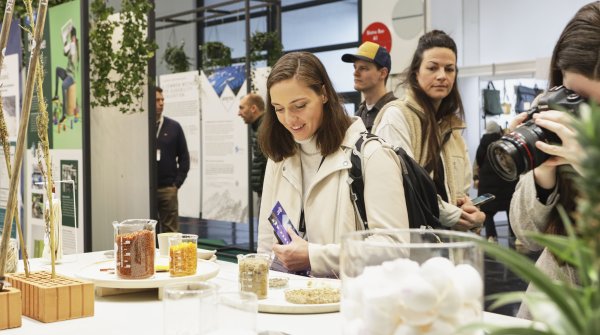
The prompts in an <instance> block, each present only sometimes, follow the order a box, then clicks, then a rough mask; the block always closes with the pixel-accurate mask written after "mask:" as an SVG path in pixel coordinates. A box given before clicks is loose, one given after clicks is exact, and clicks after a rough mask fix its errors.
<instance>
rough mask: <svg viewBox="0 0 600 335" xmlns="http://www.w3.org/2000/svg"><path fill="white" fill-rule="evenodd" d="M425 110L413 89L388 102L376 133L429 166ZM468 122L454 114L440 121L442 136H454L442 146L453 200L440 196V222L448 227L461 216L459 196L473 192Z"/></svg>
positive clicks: (446, 181)
mask: <svg viewBox="0 0 600 335" xmlns="http://www.w3.org/2000/svg"><path fill="white" fill-rule="evenodd" d="M424 113H425V112H424V111H423V109H422V108H421V107H420V106H419V105H418V104H417V102H416V101H415V99H414V97H413V94H412V91H407V95H406V97H405V98H403V99H398V100H394V101H391V102H389V103H387V104H386V105H385V106H384V107H383V108H382V110H381V111H380V112H379V114H378V115H377V119H376V120H375V124H374V125H373V130H372V132H373V133H374V134H376V135H378V136H380V137H381V138H383V139H385V140H386V141H387V142H388V143H390V144H391V145H393V146H399V147H401V148H403V149H404V150H406V152H407V153H408V154H409V155H410V156H412V157H413V158H414V159H415V160H416V161H417V162H418V163H419V164H420V165H421V166H425V163H426V162H425V158H426V155H425V152H423V149H425V148H427V141H428V140H429V139H428V138H423V134H422V133H421V119H420V118H419V115H421V116H423V117H424ZM465 128H466V125H465V123H464V122H463V121H462V120H460V119H459V118H457V117H455V116H452V117H448V118H445V119H443V120H441V121H440V122H439V129H440V138H444V137H445V136H450V138H449V139H448V141H446V142H445V144H444V146H443V147H442V152H441V158H442V164H443V166H444V174H445V176H444V178H445V186H446V194H448V198H449V202H445V201H443V200H441V198H440V197H438V200H439V201H438V203H439V205H440V221H441V223H442V224H443V225H444V226H446V227H451V226H454V225H455V224H456V223H457V222H458V220H459V219H460V214H461V212H462V210H461V209H460V208H459V207H457V206H456V203H457V199H458V198H461V197H464V196H465V195H467V194H468V193H469V189H470V187H471V182H472V176H473V174H472V170H471V162H470V160H469V154H468V149H467V145H466V144H465V141H464V139H463V137H462V132H463V130H464V129H465Z"/></svg>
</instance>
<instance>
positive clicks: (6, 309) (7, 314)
mask: <svg viewBox="0 0 600 335" xmlns="http://www.w3.org/2000/svg"><path fill="white" fill-rule="evenodd" d="M17 327H21V291H19V290H17V289H16V288H14V287H5V288H4V289H3V290H2V291H0V330H2V329H7V328H17Z"/></svg>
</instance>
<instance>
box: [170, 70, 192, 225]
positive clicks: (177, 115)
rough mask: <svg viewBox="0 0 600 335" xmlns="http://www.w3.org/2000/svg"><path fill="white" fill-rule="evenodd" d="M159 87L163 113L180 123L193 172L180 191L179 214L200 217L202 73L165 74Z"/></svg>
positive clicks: (189, 174) (188, 175)
mask: <svg viewBox="0 0 600 335" xmlns="http://www.w3.org/2000/svg"><path fill="white" fill-rule="evenodd" d="M160 87H161V88H162V89H163V96H164V98H165V106H164V110H163V115H164V116H166V117H169V118H171V119H173V120H175V121H177V122H179V124H180V125H181V128H183V133H184V134H185V140H186V142H187V147H188V152H189V153H190V171H189V172H188V174H187V178H186V179H185V182H184V183H183V185H182V186H181V188H180V189H179V192H178V201H179V216H185V217H192V218H200V213H201V212H202V210H201V203H202V197H201V196H200V195H201V192H200V187H201V184H202V183H201V175H200V156H201V146H200V138H201V133H202V132H201V128H200V76H199V75H198V71H190V72H180V73H174V74H166V75H162V76H160Z"/></svg>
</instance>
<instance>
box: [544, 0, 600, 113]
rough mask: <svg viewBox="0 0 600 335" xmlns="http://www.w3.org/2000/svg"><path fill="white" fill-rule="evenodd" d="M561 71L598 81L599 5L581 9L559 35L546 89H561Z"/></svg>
mask: <svg viewBox="0 0 600 335" xmlns="http://www.w3.org/2000/svg"><path fill="white" fill-rule="evenodd" d="M563 71H570V72H575V73H577V74H580V75H583V76H585V77H586V78H589V79H592V80H600V1H594V2H591V3H589V4H587V5H585V6H583V7H581V8H580V9H579V11H577V13H576V14H575V16H573V18H572V19H571V21H569V23H567V25H566V26H565V28H564V29H563V31H562V33H561V34H560V37H559V38H558V41H557V42H556V45H555V46H554V51H553V52H552V58H551V60H550V80H549V81H550V83H549V85H550V87H553V86H557V85H562V82H563V74H562V73H563ZM599 102H600V101H599Z"/></svg>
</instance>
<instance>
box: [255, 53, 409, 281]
mask: <svg viewBox="0 0 600 335" xmlns="http://www.w3.org/2000/svg"><path fill="white" fill-rule="evenodd" d="M267 90H268V96H267V100H268V110H267V112H266V115H265V119H264V120H263V124H262V125H261V129H260V130H259V141H260V145H261V148H262V150H263V152H264V153H265V154H266V155H267V156H268V157H269V161H268V163H267V169H266V172H265V182H264V186H263V193H262V199H261V208H260V218H259V232H258V252H263V253H265V252H266V253H270V252H271V251H272V252H273V253H274V255H275V256H276V257H277V259H278V260H279V261H280V262H281V264H283V266H285V268H287V269H288V270H289V271H300V270H307V269H310V271H311V274H312V275H314V276H330V277H336V276H338V275H339V244H340V242H341V238H342V235H343V234H344V233H347V232H352V231H356V230H360V229H363V227H362V223H361V222H360V219H359V218H358V217H357V216H356V215H355V211H354V207H353V204H352V202H351V198H350V183H349V182H350V178H349V174H348V173H349V170H350V168H351V163H350V151H351V150H352V148H354V145H355V143H356V141H357V140H358V139H359V137H360V136H361V132H365V131H366V128H365V126H364V124H363V123H362V121H361V120H360V118H351V117H349V116H347V115H346V113H345V111H344V110H343V107H342V105H341V102H340V100H339V98H338V96H337V94H336V93H335V90H334V89H333V86H332V84H331V81H330V79H329V77H328V75H327V72H326V71H325V68H324V67H323V65H322V64H321V62H320V61H319V60H318V59H317V58H316V57H315V56H314V55H312V54H310V53H306V52H294V53H290V54H287V55H285V56H283V57H282V58H281V59H280V60H279V61H278V62H277V64H275V66H274V67H273V69H272V71H271V74H270V75H269V78H268V80H267ZM363 155H364V156H363V164H364V166H363V173H364V182H365V190H364V192H365V203H366V209H367V220H368V222H369V228H370V229H376V228H393V227H400V228H408V215H407V211H406V203H405V199H404V189H403V186H402V177H401V172H400V168H399V165H398V161H397V156H396V154H395V153H394V152H393V151H392V150H391V149H390V148H389V147H387V146H383V145H382V144H380V143H378V142H376V141H370V142H369V143H368V144H367V145H366V146H365V148H364V150H363ZM277 201H279V202H280V204H281V205H282V207H283V208H284V209H285V211H286V213H287V214H288V217H289V218H290V220H291V221H292V224H293V225H294V226H295V227H296V228H297V230H299V231H300V236H298V235H296V234H294V232H293V231H291V230H289V229H288V232H289V233H290V235H291V236H292V242H291V243H290V244H287V245H279V244H278V242H277V239H276V238H275V236H274V233H273V229H272V227H271V225H270V223H269V221H268V220H267V218H268V217H269V215H270V214H271V211H272V209H273V206H274V205H275V203H276V202H277ZM302 218H303V222H304V224H302V223H301V222H302Z"/></svg>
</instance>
